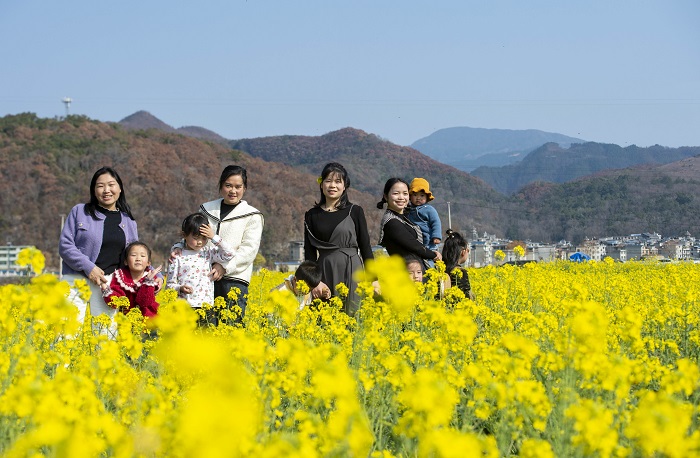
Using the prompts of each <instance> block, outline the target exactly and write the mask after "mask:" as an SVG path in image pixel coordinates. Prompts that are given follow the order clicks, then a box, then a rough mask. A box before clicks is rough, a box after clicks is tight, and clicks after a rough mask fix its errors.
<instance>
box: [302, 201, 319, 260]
mask: <svg viewBox="0 0 700 458" xmlns="http://www.w3.org/2000/svg"><path fill="white" fill-rule="evenodd" d="M310 213H311V210H309V211H307V212H306V214H304V261H317V260H318V252H317V251H316V248H315V247H314V246H313V245H311V240H310V238H309V231H308V229H313V226H312V224H311V215H310ZM307 227H308V229H307Z"/></svg>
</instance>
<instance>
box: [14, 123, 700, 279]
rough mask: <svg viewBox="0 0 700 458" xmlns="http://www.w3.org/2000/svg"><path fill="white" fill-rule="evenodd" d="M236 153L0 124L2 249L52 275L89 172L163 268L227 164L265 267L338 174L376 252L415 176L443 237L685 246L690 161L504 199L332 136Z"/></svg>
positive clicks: (426, 161)
mask: <svg viewBox="0 0 700 458" xmlns="http://www.w3.org/2000/svg"><path fill="white" fill-rule="evenodd" d="M233 144H234V145H235V146H236V147H237V148H240V149H245V150H247V151H250V152H251V153H252V154H254V155H255V156H256V157H253V156H251V155H249V154H247V153H246V152H243V151H240V150H236V149H231V148H229V147H227V146H223V145H221V144H218V143H215V142H211V141H202V140H199V139H195V138H190V137H187V136H184V135H181V134H178V133H172V132H163V131H159V130H155V129H149V130H128V129H125V128H123V127H122V126H121V125H119V124H115V123H102V122H98V121H94V120H90V119H88V118H86V117H82V116H69V117H68V118H67V119H65V120H58V119H42V118H38V117H37V116H36V115H34V114H31V113H25V114H20V115H12V116H5V117H3V118H0V210H1V211H0V229H1V230H2V232H3V234H4V236H5V242H9V243H13V244H15V245H36V246H37V247H39V248H40V249H41V250H42V251H43V252H44V253H45V254H46V255H47V261H48V266H49V267H50V268H56V267H57V265H58V264H57V257H58V255H57V242H58V237H59V233H60V230H61V227H60V226H61V215H66V214H67V213H68V212H69V211H70V209H71V208H72V207H73V205H75V204H77V203H80V202H86V201H87V200H88V199H89V196H88V190H89V182H90V178H91V177H92V174H93V173H94V171H95V170H97V169H98V168H99V167H101V166H104V165H110V166H113V167H115V168H116V169H117V170H118V171H119V173H120V174H121V176H122V179H123V180H124V183H125V192H126V195H127V197H128V201H129V203H130V204H131V206H132V209H133V211H134V215H135V217H136V219H137V222H138V224H139V235H140V238H141V239H142V240H143V241H145V242H146V243H148V244H150V245H151V246H152V247H153V248H154V251H155V261H156V262H162V261H163V260H164V259H165V257H166V256H167V253H168V251H169V248H170V246H171V245H172V243H173V242H175V241H176V240H178V239H179V228H180V224H181V221H182V219H183V218H184V217H185V216H186V215H187V214H189V213H191V212H194V211H197V209H198V207H199V205H200V204H201V203H202V202H205V201H208V200H211V199H215V198H218V190H217V182H218V178H219V175H220V173H221V170H222V169H223V167H224V166H226V165H228V164H234V163H235V164H240V165H243V166H244V167H246V168H247V169H248V172H249V182H248V191H247V193H246V196H245V199H246V200H247V201H248V202H249V203H251V204H252V205H254V206H255V207H257V208H259V209H260V210H261V211H262V212H263V214H264V215H265V230H264V231H263V241H262V245H261V253H262V255H263V256H264V257H265V258H266V259H267V261H268V264H269V265H271V263H272V262H274V261H281V260H287V259H289V253H288V250H289V248H288V243H289V241H292V240H301V239H302V237H303V232H302V231H303V215H304V212H305V211H306V210H307V209H309V208H310V207H311V206H312V205H313V204H314V202H316V201H317V200H318V199H319V196H320V195H319V187H318V184H317V182H316V178H317V177H318V175H319V173H320V171H321V169H322V167H323V165H324V164H325V163H326V162H329V161H337V162H340V163H342V164H343V165H345V167H346V168H347V169H348V171H349V173H350V177H351V181H352V186H351V189H350V197H351V200H352V201H353V202H355V203H357V204H359V205H361V206H362V207H363V208H364V210H365V214H366V216H367V220H368V229H369V231H370V237H371V240H372V241H374V242H376V240H377V236H378V224H379V219H380V217H381V214H382V211H381V210H378V209H377V208H376V206H375V203H376V202H377V201H378V200H379V199H380V197H381V189H382V187H383V184H384V182H385V181H386V179H387V178H389V177H391V176H400V177H403V178H405V179H407V180H410V179H411V178H413V177H415V176H422V177H425V178H427V179H428V180H429V181H430V184H431V190H432V191H433V193H434V194H435V196H436V199H435V200H434V201H433V202H432V204H433V205H434V206H435V208H436V209H437V210H438V212H439V214H440V217H441V219H442V223H443V228H444V229H447V227H448V223H447V205H446V202H448V201H449V202H451V204H452V207H451V210H452V215H451V216H452V221H453V228H455V229H457V230H459V231H460V232H462V233H464V234H470V233H471V229H472V228H476V229H477V231H478V232H479V234H481V233H483V232H489V233H492V234H496V235H498V236H500V237H507V238H510V239H512V240H533V241H543V242H548V241H558V240H561V239H566V240H569V241H573V242H574V243H577V242H579V241H581V240H583V239H584V238H585V237H600V236H604V235H626V234H630V233H635V232H651V231H655V232H658V233H661V234H664V235H682V234H685V232H686V231H689V232H690V233H691V234H693V235H696V236H697V235H698V228H699V227H700V198H698V197H697V196H698V195H699V194H700V192H699V191H700V181H699V179H698V178H697V177H698V176H700V175H699V174H698V173H697V170H700V157H694V158H688V159H683V160H682V161H678V162H675V163H672V164H667V165H663V166H657V167H650V166H644V167H637V168H633V169H623V170H608V171H605V172H598V173H597V174H596V175H595V176H589V177H584V178H578V179H576V180H574V181H571V182H569V183H563V184H552V183H533V184H531V185H528V186H526V187H525V188H523V189H521V190H520V192H519V193H518V195H516V196H513V197H512V198H506V197H504V196H502V195H501V194H499V193H497V192H496V191H494V190H493V189H491V188H490V187H489V186H488V185H486V184H485V183H484V182H482V181H481V180H480V179H477V178H474V177H472V176H471V175H469V174H467V173H465V172H461V171H458V170H456V169H454V168H452V167H449V166H446V165H443V164H440V163H437V162H435V161H433V160H432V159H430V158H428V157H427V156H424V155H422V154H420V153H419V152H417V151H416V150H414V149H412V148H408V147H402V146H398V145H394V144H392V143H390V142H387V141H385V140H382V139H381V138H379V137H377V136H376V135H372V134H367V133H365V132H363V131H360V130H356V129H342V130H340V131H336V132H331V133H329V134H326V135H322V136H319V137H304V136H284V137H268V138H262V139H248V140H240V141H238V142H233Z"/></svg>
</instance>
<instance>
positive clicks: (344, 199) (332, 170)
mask: <svg viewBox="0 0 700 458" xmlns="http://www.w3.org/2000/svg"><path fill="white" fill-rule="evenodd" d="M331 174H334V175H338V176H339V177H340V179H341V180H342V181H343V186H345V189H344V190H343V194H341V196H340V199H338V202H336V204H335V208H337V209H338V210H340V209H343V208H345V207H346V206H347V205H348V204H349V203H350V200H348V188H350V176H349V175H348V171H347V170H345V167H343V166H342V165H340V164H338V163H337V162H329V163H328V164H326V165H325V166H324V167H323V171H321V182H320V183H319V184H318V189H319V190H320V191H321V199H320V200H319V201H318V202H316V204H315V206H316V207H323V206H324V205H326V195H325V194H324V193H323V181H324V180H325V179H326V178H328V176H329V175H331Z"/></svg>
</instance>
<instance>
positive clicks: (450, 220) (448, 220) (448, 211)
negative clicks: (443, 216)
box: [447, 202, 452, 229]
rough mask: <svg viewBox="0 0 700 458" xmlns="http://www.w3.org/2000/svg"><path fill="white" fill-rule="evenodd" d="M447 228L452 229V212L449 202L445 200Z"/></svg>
mask: <svg viewBox="0 0 700 458" xmlns="http://www.w3.org/2000/svg"><path fill="white" fill-rule="evenodd" d="M447 228H448V229H452V212H451V211H450V203H449V202H447Z"/></svg>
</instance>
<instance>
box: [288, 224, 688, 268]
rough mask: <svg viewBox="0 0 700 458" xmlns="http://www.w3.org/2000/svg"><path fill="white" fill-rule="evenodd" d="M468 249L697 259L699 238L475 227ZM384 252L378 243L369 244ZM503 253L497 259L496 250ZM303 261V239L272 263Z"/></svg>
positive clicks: (485, 255)
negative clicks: (544, 234) (536, 237)
mask: <svg viewBox="0 0 700 458" xmlns="http://www.w3.org/2000/svg"><path fill="white" fill-rule="evenodd" d="M469 243H470V246H471V250H470V253H469V260H468V261H467V264H468V265H469V266H473V267H484V266H488V265H500V264H504V263H515V262H528V261H537V262H548V261H555V260H558V259H562V260H566V259H570V257H571V255H572V254H574V253H577V252H578V253H583V254H585V255H587V256H588V257H590V258H591V259H592V260H596V261H601V260H603V259H605V258H606V257H610V258H612V259H614V260H616V261H620V262H626V261H631V260H640V259H648V258H656V259H660V260H697V261H700V240H697V239H695V237H692V236H691V235H690V233H686V234H685V235H684V236H682V237H662V236H661V235H660V234H657V233H655V232H654V233H641V234H630V235H626V236H615V237H602V238H592V239H588V238H587V239H586V240H584V241H583V242H581V243H580V244H578V245H574V244H572V243H570V242H568V241H566V240H562V241H560V242H558V243H537V242H531V241H525V242H520V243H515V242H513V241H512V240H507V239H501V238H499V237H497V236H495V235H492V234H487V233H484V234H483V235H481V236H479V235H478V234H477V232H476V229H474V230H473V231H472V236H471V239H470V240H469ZM516 244H517V245H519V246H522V245H525V246H523V249H524V250H525V252H524V255H522V256H518V255H517V254H516V251H515V249H514V248H515V246H516ZM372 249H373V250H374V251H375V252H377V251H383V250H384V249H383V248H382V247H381V246H375V247H372ZM499 251H501V252H503V255H504V257H503V258H502V259H499V256H496V253H497V252H499ZM303 260H304V242H303V241H291V242H289V260H288V261H281V262H276V263H275V268H276V269H277V270H283V271H293V270H294V269H296V268H297V266H298V265H299V263H301V262H302V261H303Z"/></svg>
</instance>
